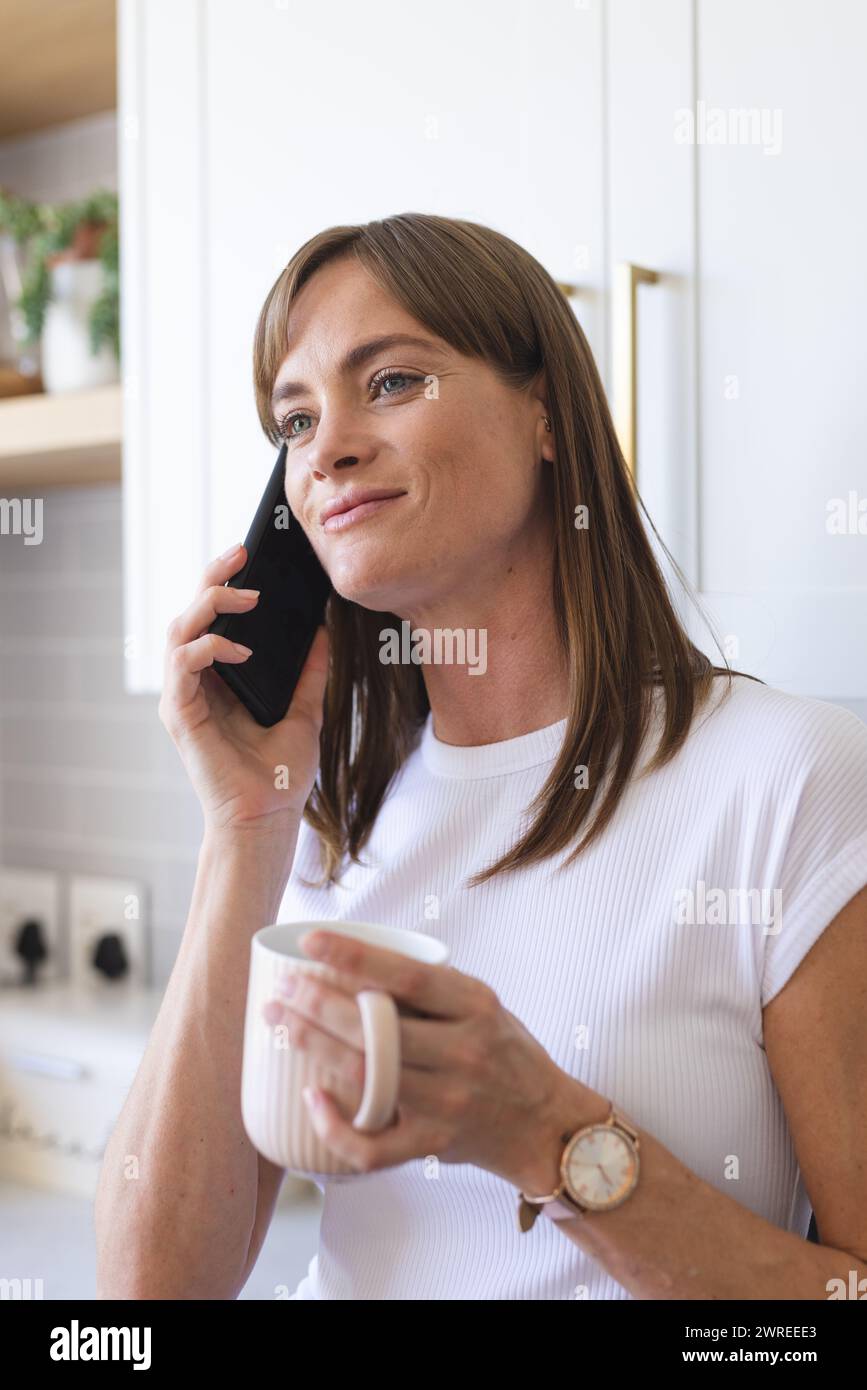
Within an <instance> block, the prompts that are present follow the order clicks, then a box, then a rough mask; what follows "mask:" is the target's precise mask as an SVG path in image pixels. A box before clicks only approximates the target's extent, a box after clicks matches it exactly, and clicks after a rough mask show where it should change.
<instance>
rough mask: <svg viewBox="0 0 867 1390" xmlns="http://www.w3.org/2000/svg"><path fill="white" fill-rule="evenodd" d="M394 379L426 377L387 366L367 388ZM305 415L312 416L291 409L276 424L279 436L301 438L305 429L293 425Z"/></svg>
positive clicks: (389, 393) (421, 378)
mask: <svg viewBox="0 0 867 1390" xmlns="http://www.w3.org/2000/svg"><path fill="white" fill-rule="evenodd" d="M394 380H399V381H410V382H411V381H424V377H421V376H413V375H412V374H411V373H410V372H395V371H390V370H388V369H387V368H386V369H383V370H382V371H381V372H377V374H376V376H375V377H373V378H372V380H371V381H370V384H369V386H368V388H367V389H368V393H369V392H371V391H372V390H373V389H374V387H375V386H384V385H385V383H386V382H387V381H394ZM407 389H408V388H407V387H406V386H401V387H399V388H398V389H397V390H396V391H386V392H385V395H387V396H399V395H400V394H401V392H403V391H406V390H407ZM305 416H306V417H307V419H309V418H310V417H309V414H308V412H307V411H306V410H293V411H290V413H289V414H288V415H284V416H283V418H282V419H281V420H278V421H277V422H276V425H277V434H278V435H279V437H280V438H281V439H285V440H287V441H289V440H291V439H300V437H301V433H303V431H301V432H300V433H297V432H293V430H292V426H293V424H294V423H295V421H296V420H303V419H304V418H305Z"/></svg>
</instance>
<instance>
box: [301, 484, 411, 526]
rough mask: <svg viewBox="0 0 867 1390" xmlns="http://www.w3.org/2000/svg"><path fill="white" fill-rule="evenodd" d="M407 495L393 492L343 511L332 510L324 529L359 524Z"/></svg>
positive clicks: (369, 499)
mask: <svg viewBox="0 0 867 1390" xmlns="http://www.w3.org/2000/svg"><path fill="white" fill-rule="evenodd" d="M405 496H406V493H404V492H392V493H389V494H388V495H387V496H383V497H371V498H368V499H367V501H365V502H358V503H357V504H356V505H355V506H354V507H347V508H344V510H343V511H336V512H332V514H331V516H329V517H328V518H327V520H326V522H325V524H324V526H323V527H322V529H323V531H329V532H330V531H344V530H346V528H347V527H349V526H357V525H359V524H360V523H361V522H362V521H364V520H365V519H366V518H367V517H369V516H372V515H373V513H374V512H378V511H381V510H382V509H383V507H393V506H394V505H395V503H396V502H399V501H400V499H401V497H405Z"/></svg>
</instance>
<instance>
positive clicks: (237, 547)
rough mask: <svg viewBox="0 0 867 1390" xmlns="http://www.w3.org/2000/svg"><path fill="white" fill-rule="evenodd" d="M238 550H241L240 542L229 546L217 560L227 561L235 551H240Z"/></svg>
mask: <svg viewBox="0 0 867 1390" xmlns="http://www.w3.org/2000/svg"><path fill="white" fill-rule="evenodd" d="M240 549H241V542H240V541H236V542H235V544H234V545H230V546H229V549H228V550H224V551H223V553H222V555H220V556H219V559H221V560H228V558H229V556H230V555H234V554H235V551H236V550H240Z"/></svg>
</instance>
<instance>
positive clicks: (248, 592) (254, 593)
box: [235, 589, 262, 598]
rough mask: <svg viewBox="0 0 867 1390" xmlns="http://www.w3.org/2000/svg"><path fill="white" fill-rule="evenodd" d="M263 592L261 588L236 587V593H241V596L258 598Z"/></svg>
mask: <svg viewBox="0 0 867 1390" xmlns="http://www.w3.org/2000/svg"><path fill="white" fill-rule="evenodd" d="M261 592H262V591H261V589H236V590H235V593H236V594H239V595H240V597H241V598H258V596H259V594H260V593H261Z"/></svg>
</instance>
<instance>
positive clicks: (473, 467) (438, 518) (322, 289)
mask: <svg viewBox="0 0 867 1390" xmlns="http://www.w3.org/2000/svg"><path fill="white" fill-rule="evenodd" d="M392 334H409V335H412V336H414V337H417V338H420V339H422V338H423V339H426V340H428V343H429V346H422V345H412V344H409V343H406V344H404V343H396V344H394V345H392V346H389V347H380V348H379V349H378V350H376V351H373V352H372V353H371V354H370V355H369V356H366V357H365V359H364V360H363V361H361V362H358V361H356V363H355V364H354V365H351V366H349V367H347V366H346V364H345V363H344V358H345V356H346V355H347V353H349V352H350V350H352V349H357V348H358V347H359V346H360V345H363V344H366V343H368V342H369V341H370V340H371V339H375V338H379V337H382V336H385V335H392ZM287 345H288V352H287V355H286V357H285V358H284V360H283V362H282V363H281V366H280V369H279V371H278V373H277V378H276V381H275V386H274V394H275V400H274V405H273V410H274V415H275V418H276V419H277V420H278V421H279V420H284V421H285V432H286V436H287V439H288V444H287V455H286V483H285V487H286V499H287V501H288V503H289V506H290V507H291V509H292V511H293V513H294V514H295V516H296V517H297V518H298V520H299V521H300V522H301V524H302V526H303V527H304V530H305V532H306V533H307V535H308V537H309V538H310V542H311V544H312V546H313V548H314V550H315V552H316V554H317V555H318V557H319V559H320V561H321V563H322V564H323V566H324V567H325V569H326V571H327V573H328V575H329V577H330V579H331V582H332V584H333V585H334V588H335V589H336V590H337V591H338V593H340V594H342V595H343V596H344V597H345V598H347V599H350V600H351V601H353V602H355V603H359V604H362V605H363V606H364V607H366V608H369V609H373V610H376V611H380V612H393V613H396V614H398V615H399V616H401V617H409V618H411V619H413V620H414V621H416V622H419V621H420V620H422V619H423V615H424V614H425V613H426V612H431V613H433V612H436V613H437V614H440V615H441V614H442V612H443V607H444V605H446V611H448V605H449V604H451V605H452V606H453V607H454V608H455V621H460V620H461V615H465V614H466V611H467V607H468V605H469V607H478V606H480V605H481V606H485V605H486V604H487V603H488V601H489V600H493V599H494V598H495V597H496V593H497V586H499V585H500V584H501V583H502V580H503V577H504V575H505V574H506V572H507V571H508V570H509V569H510V567H513V566H514V565H515V563H516V561H524V560H526V559H528V558H531V557H532V555H533V553H534V551H536V550H537V549H538V548H539V547H540V546H549V545H550V539H549V537H550V526H551V518H550V506H549V504H546V501H545V493H544V490H543V469H546V468H547V465H544V464H542V463H541V462H540V460H541V458H542V457H543V455H544V456H546V457H548V458H550V457H551V435H550V434H548V433H546V432H545V427H544V424H543V421H542V417H543V415H544V414H545V413H546V412H545V404H544V398H543V397H542V396H537V395H534V394H532V393H530V392H517V391H514V390H511V389H510V388H508V387H507V386H504V385H503V384H502V383H501V382H500V381H499V380H498V379H497V377H496V376H495V374H494V372H493V371H492V369H491V368H490V367H488V365H487V364H486V363H484V362H482V361H481V360H479V359H477V358H472V357H465V356H463V355H462V354H461V353H458V352H456V351H455V350H454V349H453V348H451V347H450V346H449V345H448V344H447V343H445V342H443V341H442V340H441V339H439V338H437V337H436V336H435V335H434V334H433V333H431V332H430V330H429V329H427V328H426V327H425V326H424V325H423V324H420V323H419V322H418V321H417V320H416V319H415V318H413V317H412V315H411V314H409V313H408V312H407V311H406V310H405V309H403V308H402V307H401V306H400V305H398V304H397V303H396V302H395V301H394V300H393V299H392V298H391V296H390V295H389V294H388V293H387V292H386V291H385V290H383V289H382V288H381V287H380V286H379V285H378V284H377V283H376V282H375V281H374V280H373V278H372V277H371V276H370V275H368V274H367V272H366V271H365V270H364V268H363V267H362V266H360V265H359V264H358V263H357V262H356V261H355V259H354V257H353V258H345V257H344V258H342V259H340V260H337V261H332V262H329V263H328V264H327V265H325V266H323V267H322V268H321V269H320V270H318V271H316V272H315V274H314V275H313V276H312V277H311V279H310V280H309V281H308V282H307V284H306V285H305V286H304V288H303V289H302V290H301V292H300V294H299V295H298V297H297V299H296V300H295V302H294V304H293V306H292V310H291V316H290V323H289V336H288V339H287ZM388 373H393V377H392V379H391V380H388V379H386V380H383V378H384V377H387V375H388ZM374 376H376V377H377V380H376V381H375V382H373V384H371V382H372V378H373V377H374ZM290 381H291V382H295V383H301V386H300V387H298V386H296V387H295V388H294V389H293V391H292V394H291V396H288V397H286V398H283V399H281V398H279V396H280V388H281V387H282V386H283V385H285V384H286V383H288V382H290ZM350 488H353V489H356V488H357V489H372V490H373V489H380V490H388V491H394V492H399V493H400V495H399V496H398V497H396V498H394V499H392V500H390V501H386V502H385V503H384V504H383V505H381V506H379V507H377V508H373V509H369V510H368V512H367V514H366V515H361V514H359V517H358V518H357V519H355V520H352V521H350V524H348V525H345V524H344V525H343V526H339V527H338V526H334V525H332V526H330V527H325V526H324V525H323V522H322V518H321V513H322V511H323V508H324V507H325V506H326V504H327V503H329V502H332V501H334V500H339V499H341V498H343V497H345V496H346V494H347V493H348V490H349V489H350ZM345 520H346V518H344V521H345Z"/></svg>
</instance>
